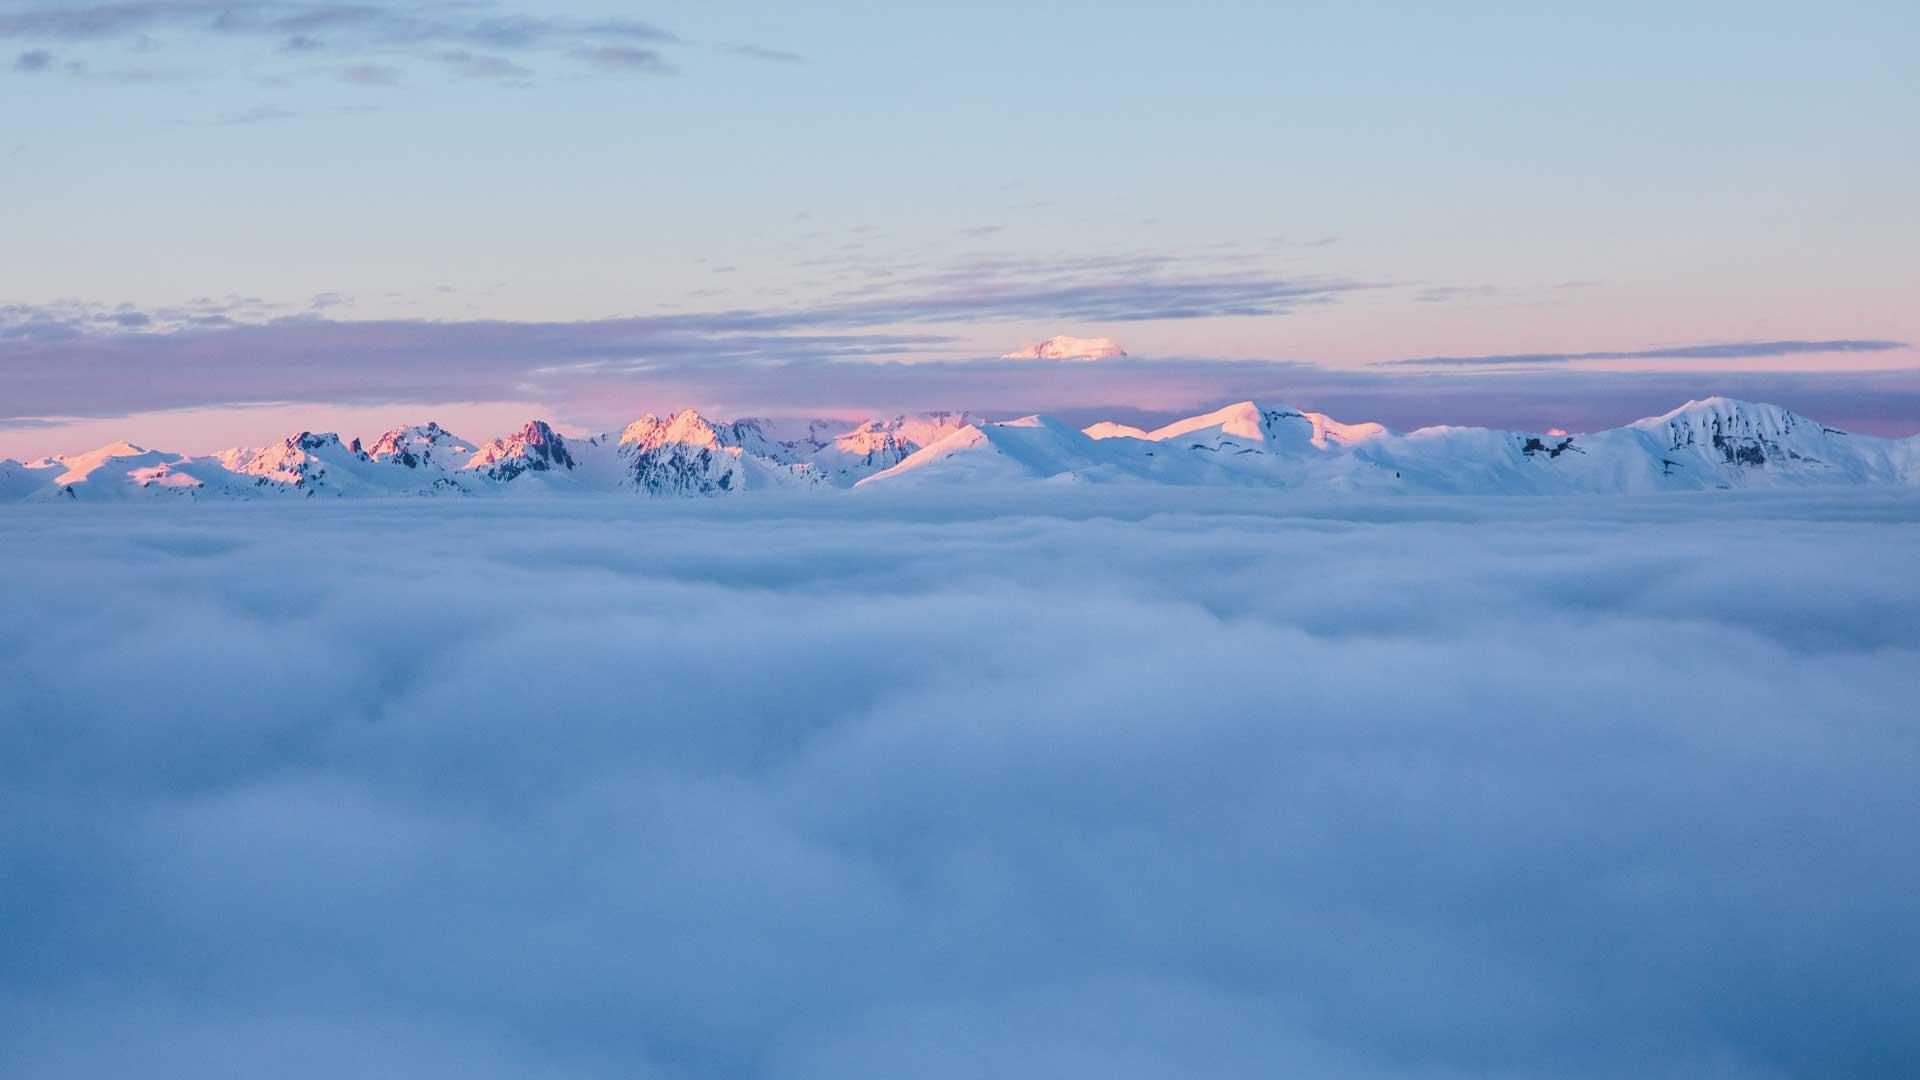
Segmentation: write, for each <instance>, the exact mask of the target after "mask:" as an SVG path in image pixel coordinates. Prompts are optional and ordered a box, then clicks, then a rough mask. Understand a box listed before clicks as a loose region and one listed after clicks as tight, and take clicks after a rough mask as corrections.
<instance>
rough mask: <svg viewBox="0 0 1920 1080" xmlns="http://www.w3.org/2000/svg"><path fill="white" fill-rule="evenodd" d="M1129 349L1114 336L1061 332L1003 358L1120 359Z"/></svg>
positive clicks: (1007, 354)
mask: <svg viewBox="0 0 1920 1080" xmlns="http://www.w3.org/2000/svg"><path fill="white" fill-rule="evenodd" d="M1126 355H1127V350H1125V349H1123V348H1121V347H1120V343H1119V342H1117V341H1115V340H1113V339H1112V338H1103V337H1097V338H1081V337H1071V336H1069V335H1066V334H1059V335H1056V336H1054V337H1050V338H1048V339H1047V340H1045V341H1042V342H1040V343H1039V344H1037V345H1028V346H1026V347H1025V348H1020V349H1015V350H1014V351H1012V352H1010V353H1006V354H1004V355H1002V356H1001V357H1000V359H1002V360H1119V359H1122V358H1124V357H1125V356H1126Z"/></svg>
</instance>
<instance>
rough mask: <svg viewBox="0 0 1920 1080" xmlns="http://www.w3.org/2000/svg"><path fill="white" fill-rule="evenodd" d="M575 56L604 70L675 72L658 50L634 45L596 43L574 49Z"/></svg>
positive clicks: (652, 72) (665, 73) (650, 72)
mask: <svg viewBox="0 0 1920 1080" xmlns="http://www.w3.org/2000/svg"><path fill="white" fill-rule="evenodd" d="M573 57H574V58H575V59H576V60H581V61H584V62H586V63H588V64H591V65H593V66H594V67H597V68H600V69H601V70H603V71H624V72H635V73H642V74H648V75H672V74H674V69H673V66H672V65H671V64H669V63H667V61H666V59H665V58H664V57H662V56H661V55H660V53H659V51H658V50H655V49H642V48H639V47H637V46H633V45H594V46H591V47H588V48H583V49H575V50H573Z"/></svg>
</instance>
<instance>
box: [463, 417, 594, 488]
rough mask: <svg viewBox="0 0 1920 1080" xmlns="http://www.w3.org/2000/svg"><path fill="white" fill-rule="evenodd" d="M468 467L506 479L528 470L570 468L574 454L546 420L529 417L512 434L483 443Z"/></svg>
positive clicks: (469, 461)
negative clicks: (525, 423)
mask: <svg viewBox="0 0 1920 1080" xmlns="http://www.w3.org/2000/svg"><path fill="white" fill-rule="evenodd" d="M466 467H467V468H469V469H471V470H473V471H475V472H478V473H480V474H481V475H483V476H485V477H486V478H487V479H489V480H495V481H500V482H506V481H511V480H513V479H515V478H516V477H519V476H522V475H524V474H526V473H544V472H556V471H564V470H571V469H572V468H573V454H572V453H570V452H569V451H568V449H567V441H566V440H565V439H563V438H561V437H560V433H559V432H557V431H555V430H553V428H551V427H549V426H548V425H547V422H546V421H545V420H529V421H527V425H526V426H525V427H523V428H521V429H520V430H519V431H516V432H514V433H513V434H512V435H508V436H505V437H504V438H499V439H495V440H493V441H492V442H490V443H488V444H487V445H485V446H483V447H481V448H480V449H479V450H478V451H476V452H475V453H474V455H473V457H472V458H471V459H470V460H468V462H467V465H466Z"/></svg>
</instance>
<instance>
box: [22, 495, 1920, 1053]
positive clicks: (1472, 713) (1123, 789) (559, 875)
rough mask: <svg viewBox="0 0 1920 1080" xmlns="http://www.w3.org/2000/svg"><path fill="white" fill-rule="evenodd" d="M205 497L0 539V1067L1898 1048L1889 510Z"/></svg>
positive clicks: (1905, 684)
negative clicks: (6, 615)
mask: <svg viewBox="0 0 1920 1080" xmlns="http://www.w3.org/2000/svg"><path fill="white" fill-rule="evenodd" d="M191 511H192V512H191V513H167V512H165V509H164V508H154V507H150V506H149V507H142V508H140V509H139V510H138V511H136V512H131V513H130V512H127V511H126V509H124V508H113V507H88V506H75V507H71V508H67V510H66V511H65V512H60V513H33V514H13V515H0V566H4V567H10V568H20V567H30V568H31V570H30V571H28V572H15V573H13V574H11V576H10V577H9V578H8V580H7V587H8V589H9V590H10V591H9V593H8V596H9V603H10V604H12V605H17V606H18V610H20V611H23V612H33V613H34V615H33V617H32V618H10V619H6V620H0V699H3V700H0V703H3V704H4V705H6V706H7V707H4V708H0V814H4V815H5V820H6V821H7V822H8V823H9V827H7V828H5V829H0V867H4V868H5V881H6V887H5V888H3V889H0V942H4V944H5V947H4V948H0V1074H4V1075H7V1076H17V1077H34V1078H53V1080H80V1078H95V1077H102V1078H105V1077H126V1076H143V1077H165V1078H171V1077H194V1078H200V1077H221V1078H226V1077H235V1078H239V1077H257V1076H276V1077H293V1078H298V1080H307V1078H314V1080H320V1078H328V1080H331V1078H335V1077H341V1076H380V1077H408V1078H439V1077H460V1078H469V1077H526V1076H540V1077H565V1078H602V1077H604V1078H621V1080H629V1078H633V1077H645V1078H688V1080H692V1078H733V1077H739V1078H752V1077H769V1078H776V1077H777V1078H789V1077H801V1078H811V1077H832V1078H843V1077H849V1076H915V1077H933V1078H937V1080H946V1078H954V1080H959V1078H976V1080H977V1078H979V1077H997V1076H1029V1075H1045V1076H1054V1077H1067V1078H1079V1077H1089V1078H1096V1077H1097V1078H1101V1080H1108V1078H1112V1077H1126V1078H1131V1080H1147V1078H1158V1077H1167V1078H1175V1077H1178V1078H1181V1080H1188V1078H1193V1077H1202V1078H1208V1080H1227V1078H1242V1077H1250V1076H1314V1077H1332V1078H1338V1080H1348V1078H1353V1080H1431V1078H1433V1077H1459V1076H1475V1077H1478V1076H1500V1077H1540V1076H1551V1077H1576V1078H1592V1080H1611V1078H1619V1077H1644V1076H1667V1077H1678V1076H1689V1077H1691V1076H1709V1077H1717V1078H1724V1080H1768V1078H1778V1077H1783V1076H1911V1075H1914V1074H1915V1073H1916V1071H1920V1028H1916V1027H1915V1025H1914V1024H1913V1022H1912V1020H1913V1018H1912V1013H1913V1008H1912V1002H1913V1000H1914V990H1915V978H1916V976H1915V973H1916V971H1920V907H1916V905H1915V904H1914V902H1913V898H1914V896H1915V894H1916V890H1920V862H1916V861H1915V860H1914V859H1913V858H1912V848H1913V823H1914V820H1915V812H1916V808H1917V800H1920V795H1917V794H1916V790H1915V787H1914V783H1913V777H1914V775H1915V771H1916V769H1920V741H1917V740H1915V739H1914V737H1913V714H1914V710H1913V708H1912V697H1913V689H1914V678H1913V673H1914V671H1915V670H1916V666H1915V661H1916V653H1917V652H1920V575H1916V574H1915V573H1914V572H1913V545H1912V537H1913V532H1914V530H1915V528H1916V527H1920V500H1916V498H1915V497H1914V495H1913V493H1912V492H1911V491H1910V490H1900V489H1891V488H1881V489H1877V490H1874V489H1869V490H1844V491H1834V490H1828V491H1820V492H1778V491H1776V492H1765V493H1739V492H1729V493H1718V494H1714V495H1699V496H1689V497H1687V498H1684V499H1678V500H1676V499H1674V498H1669V497H1659V498H1640V499H1635V498H1619V499H1552V498H1538V499H1535V498H1527V499H1514V498H1493V499H1484V498H1473V497H1465V496H1460V497H1448V498H1440V499H1422V498H1418V497H1401V498H1393V499H1391V500H1384V501H1383V500H1369V499H1365V498H1353V497H1344V498H1341V499H1339V500H1337V501H1332V502H1321V501H1317V500H1315V499H1313V498H1312V497H1310V496H1309V497H1303V496H1302V495H1301V494H1300V493H1297V492H1272V491H1265V492H1263V491H1257V490H1251V489H1239V490H1236V491H1235V492H1233V493H1232V497H1231V498H1221V497H1219V493H1218V492H1217V491H1215V492H1209V491H1204V490H1166V489H1158V490H1154V491H1151V492H1138V491H1136V492H1129V491H1125V490H1121V489H1115V488H1103V489H1101V490H1099V491H1080V492H1075V491H1071V490H1061V489H1059V488H1057V487H1056V488H1053V489H1051V490H1047V491H1028V492H1008V491H1005V490H1000V491H984V492H976V493H975V494H974V496H973V497H970V498H967V499H954V498H951V497H945V496H942V497H939V498H935V499H928V500H923V501H918V502H915V501H912V500H903V499H853V500H831V501H830V504H829V502H823V501H821V500H817V499H801V500H791V499H788V500H782V499H780V498H778V497H777V496H766V497H762V498H755V499H736V500H699V499H693V500H666V501H664V502H663V501H661V500H646V499H640V500H627V499H615V500H532V501H524V502H513V501H504V502H503V501H498V500H453V501H444V500H436V501H432V502H431V503H430V504H429V503H424V502H420V501H413V500H400V501H398V502H397V503H389V504H373V503H340V502H334V501H331V500H319V501H318V503H314V502H302V503H300V504H299V505H285V504H280V505H265V504H249V505H244V506H239V505H220V504H197V505H195V506H194V507H192V508H191ZM717 539H721V540H723V542H716V540H717ZM1783 567H1792V572H1791V573H1782V572H1781V568H1783Z"/></svg>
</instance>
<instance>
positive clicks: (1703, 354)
mask: <svg viewBox="0 0 1920 1080" xmlns="http://www.w3.org/2000/svg"><path fill="white" fill-rule="evenodd" d="M1911 348H1913V345H1911V344H1910V343H1908V342H1905V341H1856V340H1840V341H1730V342H1719V343H1714V344H1708V345H1675V346H1669V347H1667V348H1661V349H1637V350H1629V351H1625V352H1572V353H1503V354H1496V355H1490V356H1418V357H1410V358H1408V359H1404V360H1380V361H1376V365H1377V366H1380V367H1501V366H1506V365H1516V366H1518V365H1529V366H1532V365H1543V364H1573V363H1578V362H1580V361H1583V360H1758V359H1764V358H1768V357H1776V356H1811V355H1819V354H1821V353H1876V352H1895V351H1898V350H1901V349H1911Z"/></svg>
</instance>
